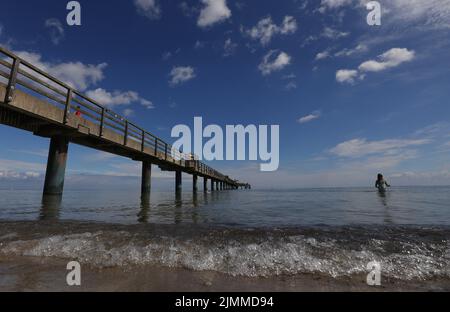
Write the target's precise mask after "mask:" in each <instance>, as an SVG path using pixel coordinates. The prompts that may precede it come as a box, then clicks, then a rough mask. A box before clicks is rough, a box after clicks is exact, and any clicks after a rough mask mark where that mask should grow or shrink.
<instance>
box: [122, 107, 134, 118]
mask: <svg viewBox="0 0 450 312" xmlns="http://www.w3.org/2000/svg"><path fill="white" fill-rule="evenodd" d="M123 115H124V116H125V117H131V116H133V115H134V110H132V109H131V108H125V109H124V110H123Z"/></svg>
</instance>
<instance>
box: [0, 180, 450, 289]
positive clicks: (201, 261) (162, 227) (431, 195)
mask: <svg viewBox="0 0 450 312" xmlns="http://www.w3.org/2000/svg"><path fill="white" fill-rule="evenodd" d="M0 196H1V204H0V207H1V209H0V260H1V259H2V258H3V259H6V258H8V257H17V256H19V257H23V256H26V257H30V256H32V257H38V258H43V257H45V258H48V257H52V258H59V259H72V260H73V259H77V260H78V261H80V262H82V263H86V264H89V265H91V266H93V267H99V268H103V267H125V268H126V267H131V266H135V265H144V266H147V265H149V266H155V265H157V266H164V267H168V268H182V269H189V270H193V271H202V272H220V273H224V274H227V275H229V276H243V277H252V278H255V277H266V278H267V277H275V276H281V275H282V276H296V275H299V274H319V275H320V276H326V277H329V278H338V279H339V278H344V277H352V276H353V277H354V276H362V275H364V274H367V264H368V263H369V262H371V261H378V262H379V263H380V264H381V269H382V274H383V278H385V279H395V280H399V281H417V280H418V281H428V282H430V283H431V285H432V282H431V281H433V280H436V279H439V280H441V281H443V283H444V285H446V284H450V223H449V219H450V218H449V216H450V209H449V203H450V188H449V187H427V188H423V187H420V188H418V187H417V188H416V187H411V188H393V189H392V190H390V191H389V192H388V193H387V194H385V195H384V196H383V195H381V194H379V193H378V192H376V191H373V190H372V189H366V188H348V189H309V190H285V191H256V190H251V191H244V190H242V191H220V192H212V193H203V192H199V193H198V194H197V195H193V194H192V193H190V192H185V193H183V194H181V195H179V196H176V195H175V194H173V193H172V192H154V193H152V194H151V198H150V199H149V200H144V201H142V200H140V199H139V194H137V193H136V192H130V191H126V190H122V191H114V192H112V191H111V192H105V191H96V192H92V191H72V190H69V191H66V193H65V195H64V197H63V198H62V200H58V199H57V198H55V197H47V198H44V199H43V198H42V197H41V193H40V191H9V190H8V191H7V190H3V191H0Z"/></svg>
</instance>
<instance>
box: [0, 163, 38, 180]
mask: <svg viewBox="0 0 450 312" xmlns="http://www.w3.org/2000/svg"><path fill="white" fill-rule="evenodd" d="M44 170H45V165H44V164H43V163H34V162H26V161H19V160H10V159H0V173H2V174H3V177H7V176H10V175H11V174H14V173H18V172H21V173H23V172H43V171H44Z"/></svg>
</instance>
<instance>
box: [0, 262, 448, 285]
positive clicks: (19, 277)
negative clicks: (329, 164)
mask: <svg viewBox="0 0 450 312" xmlns="http://www.w3.org/2000/svg"><path fill="white" fill-rule="evenodd" d="M67 262H68V260H65V259H59V258H52V257H30V256H14V257H5V258H2V259H1V260H0V277H1V278H0V291H2V292H11V291H21V292H22V291H24V292H59V291H63V292H85V291H93V292H115V291H121V292H217V291H219V292H340V291H351V292H383V291H394V292H395V291H412V292H414V291H450V280H449V279H434V280H425V281H420V280H411V281H403V280H402V281H400V280H393V279H384V278H383V277H382V281H381V286H368V285H367V284H366V283H365V275H361V274H359V275H355V276H351V277H340V278H332V277H327V276H323V275H321V274H298V275H294V276H276V277H269V278H262V277H258V278H249V277H240V276H231V275H227V274H223V273H219V272H212V271H193V270H188V269H182V268H167V267H161V266H152V265H142V266H133V265H131V266H126V267H107V268H96V267H92V266H90V265H83V264H82V266H81V286H68V285H67V284H66V274H67V273H68V272H69V271H68V270H66V265H67Z"/></svg>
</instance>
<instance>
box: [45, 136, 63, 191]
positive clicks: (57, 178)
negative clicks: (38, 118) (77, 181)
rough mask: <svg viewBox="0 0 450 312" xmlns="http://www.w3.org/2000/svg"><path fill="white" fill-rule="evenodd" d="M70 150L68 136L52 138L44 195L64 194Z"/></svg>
mask: <svg viewBox="0 0 450 312" xmlns="http://www.w3.org/2000/svg"><path fill="white" fill-rule="evenodd" d="M68 151H69V139H68V138H66V137H64V136H54V137H52V138H51V139H50V148H49V151H48V160H47V170H46V171H45V183H44V195H61V194H62V192H63V189H64V175H65V172H66V162H67V153H68Z"/></svg>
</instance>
